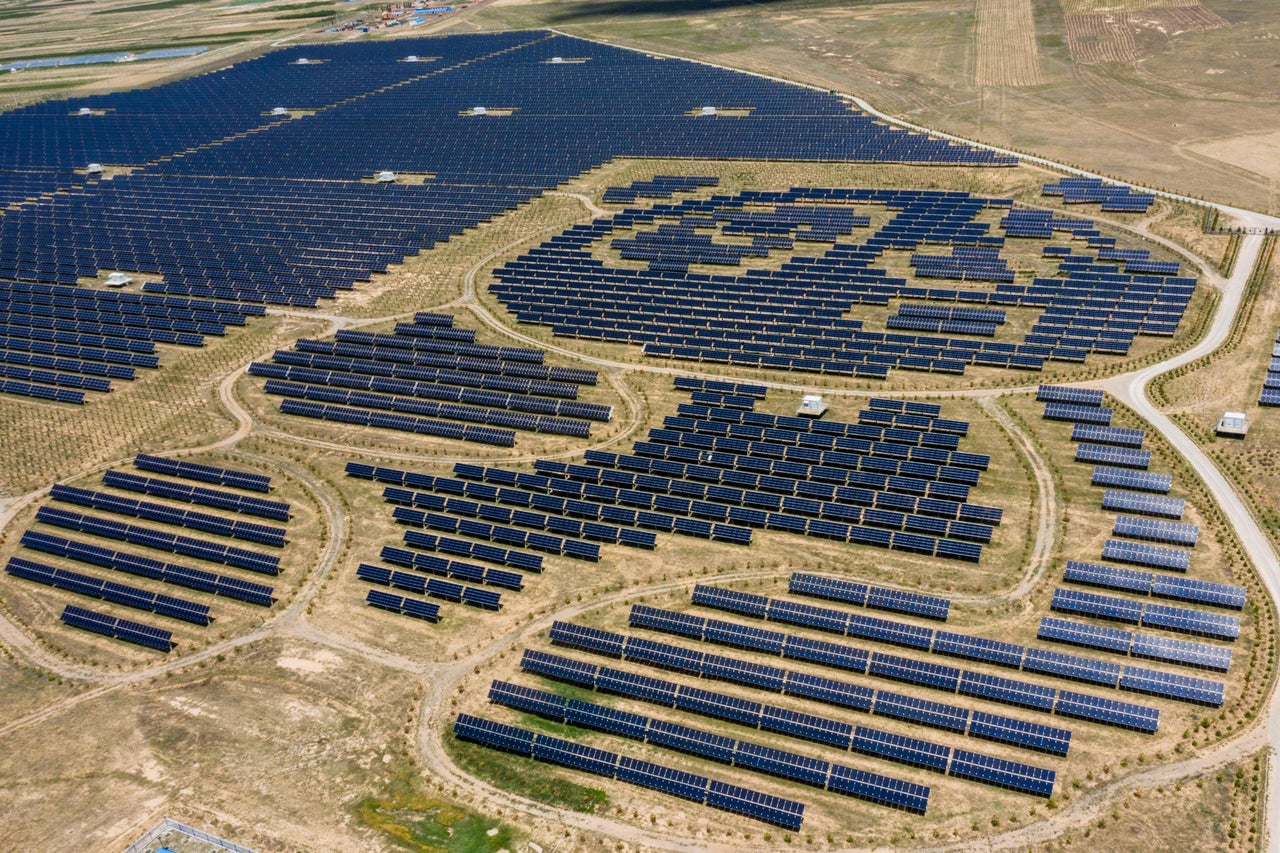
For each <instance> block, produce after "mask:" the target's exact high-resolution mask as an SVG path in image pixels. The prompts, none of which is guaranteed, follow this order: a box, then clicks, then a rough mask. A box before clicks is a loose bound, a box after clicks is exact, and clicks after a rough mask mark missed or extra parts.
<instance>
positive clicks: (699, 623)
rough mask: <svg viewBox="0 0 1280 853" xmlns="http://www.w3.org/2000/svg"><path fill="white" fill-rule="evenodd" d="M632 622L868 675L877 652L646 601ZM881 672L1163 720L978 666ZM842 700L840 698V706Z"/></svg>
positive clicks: (1075, 709) (1096, 712) (1085, 712)
mask: <svg viewBox="0 0 1280 853" xmlns="http://www.w3.org/2000/svg"><path fill="white" fill-rule="evenodd" d="M630 621H631V624H632V625H637V626H641V627H646V628H652V629H655V630H659V631H665V632H667V633H671V634H677V635H680V636H685V637H692V638H694V639H696V640H702V641H704V642H709V643H717V644H719V645H725V646H732V647H734V648H741V649H750V650H753V651H757V652H763V653H765V654H768V655H774V656H781V657H783V658H789V659H794V660H802V661H806V662H809V663H816V664H820V665H822V666H826V667H832V668H835V669H841V670H848V671H850V672H856V673H860V674H864V675H865V674H868V673H869V672H871V669H872V661H873V654H872V653H871V652H869V651H867V650H866V649H861V648H858V647H856V646H849V645H845V644H842V643H832V642H827V641H825V640H813V639H809V638H808V637H802V636H799V635H797V634H785V633H782V632H780V631H771V630H767V629H764V628H756V627H753V626H750V625H742V624H738V623H735V622H725V621H723V620H720V619H712V618H703V617H701V616H694V615H692V614H689V613H676V612H673V611H669V610H659V609H657V608H652V607H646V606H644V605H633V607H632V609H631V617H630ZM956 636H959V635H956ZM877 654H879V653H877ZM885 657H886V656H884V655H882V654H881V655H880V656H879V658H878V659H879V660H880V661H881V662H883V661H884V660H885ZM888 657H890V658H892V657H893V656H888ZM898 661H907V659H905V658H899V659H898ZM876 670H877V671H876V672H875V673H874V674H880V675H886V677H890V678H897V679H898V680H903V681H912V682H913V683H916V684H918V685H921V686H926V687H934V688H938V689H944V690H948V691H950V692H953V693H960V694H962V695H966V696H975V697H979V698H982V699H987V700H990V701H992V702H999V703H1001V704H1005V705H1014V706H1016V707H1019V708H1029V709H1031V710H1035V711H1043V712H1045V713H1057V714H1058V715H1060V716H1067V717H1075V718H1078V719H1084V720H1091V721H1093V722H1098V723H1102V724H1104V725H1111V726H1117V727H1120V728H1128V729H1134V730H1137V731H1144V732H1154V731H1155V730H1156V729H1157V728H1158V726H1159V723H1160V712H1159V711H1158V710H1156V709H1155V708H1149V707H1146V706H1144V705H1136V704H1133V703H1131V702H1119V701H1116V700H1114V699H1106V698H1103V697H1100V696H1092V695H1089V694H1081V693H1074V692H1070V691H1065V690H1057V689H1055V688H1052V687H1046V686H1044V685H1040V684H1033V683H1031V682H1028V681H1021V680H1018V679H1012V678H1002V677H1000V676H994V675H987V674H986V673H981V672H975V671H973V670H961V669H956V668H954V667H948V666H942V665H937V664H928V663H925V662H923V661H913V662H910V663H909V664H908V665H906V666H892V667H885V666H877V667H876ZM908 674H910V675H912V676H914V677H912V678H905V677H904V676H905V675H908ZM821 684H822V686H823V687H824V688H825V689H827V690H828V691H830V693H831V695H832V696H842V695H844V688H838V685H837V683H836V682H831V681H824V682H821ZM812 698H819V699H821V698H822V697H821V696H819V695H817V694H814V695H813V697H812ZM832 701H836V700H832ZM841 703H842V702H841V701H837V704H841Z"/></svg>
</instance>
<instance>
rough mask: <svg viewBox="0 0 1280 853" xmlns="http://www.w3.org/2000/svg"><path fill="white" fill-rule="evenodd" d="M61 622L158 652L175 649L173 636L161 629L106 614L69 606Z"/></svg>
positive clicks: (64, 609) (64, 610) (65, 609)
mask: <svg viewBox="0 0 1280 853" xmlns="http://www.w3.org/2000/svg"><path fill="white" fill-rule="evenodd" d="M60 618H61V620H62V621H63V622H64V623H66V624H67V625H70V626H71V627H73V628H82V629H84V630H86V631H92V632H93V633H95V634H102V635H103V636H107V637H113V638H115V639H117V640H124V641H125V642H128V643H136V644H137V645H140V646H146V647H147V648H150V649H156V650H157V651H162V652H167V651H169V650H170V649H172V648H173V634H172V633H171V632H169V631H165V630H163V629H161V628H153V627H151V626H150V625H144V624H142V623H140V622H132V621H130V620H128V619H119V618H117V617H115V616H109V615H107V614H105V613H97V612H95V611H93V610H87V609H85V608H83V607H76V606H74V605H71V604H68V605H67V606H66V607H65V608H63V611H62V616H61V617H60Z"/></svg>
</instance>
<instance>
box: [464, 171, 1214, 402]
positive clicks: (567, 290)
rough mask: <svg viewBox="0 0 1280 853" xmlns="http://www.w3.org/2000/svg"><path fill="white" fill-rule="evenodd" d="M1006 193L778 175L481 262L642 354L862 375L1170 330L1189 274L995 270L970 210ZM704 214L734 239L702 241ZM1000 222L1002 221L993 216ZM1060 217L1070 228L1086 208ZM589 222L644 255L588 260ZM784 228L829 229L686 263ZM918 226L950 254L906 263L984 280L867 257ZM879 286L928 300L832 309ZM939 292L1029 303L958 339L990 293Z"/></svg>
mask: <svg viewBox="0 0 1280 853" xmlns="http://www.w3.org/2000/svg"><path fill="white" fill-rule="evenodd" d="M872 205H874V206H881V205H883V206H887V207H888V208H889V211H890V213H891V214H892V219H891V220H890V221H889V222H888V223H887V224H886V225H884V226H883V227H882V228H880V229H879V230H878V231H876V232H875V233H873V234H869V235H867V236H866V237H862V236H861V235H859V234H858V229H859V228H864V227H868V225H869V222H870V219H869V217H867V216H865V215H863V210H868V209H869V206H872ZM1009 205H1010V202H1009V200H1007V199H1003V200H1002V199H985V198H978V197H974V196H970V195H968V194H966V193H956V192H944V191H929V190H921V191H917V190H865V189H846V188H816V187H808V188H799V187H796V188H792V189H790V190H787V191H782V192H766V191H749V192H744V193H740V194H738V195H713V196H711V197H710V198H705V199H690V200H685V201H681V202H677V203H659V204H656V205H654V206H652V207H650V208H628V209H626V210H624V211H622V212H621V213H619V214H616V215H614V216H612V217H607V218H600V219H597V220H596V221H594V222H592V223H589V224H581V225H576V226H573V227H572V228H570V229H569V230H567V231H565V232H564V233H562V234H561V235H559V236H558V237H555V238H552V239H550V240H548V241H547V242H545V243H543V244H542V246H540V247H538V248H537V249H534V250H530V251H529V252H527V253H525V254H523V255H521V256H520V257H519V258H517V259H516V260H514V261H511V262H508V263H507V264H505V265H504V266H502V267H500V268H499V269H497V270H495V271H494V276H495V278H496V281H495V282H494V283H493V284H491V285H490V290H491V292H493V293H494V294H495V295H496V296H497V297H498V298H499V299H500V300H501V301H503V302H504V303H505V304H506V306H507V308H508V310H509V311H510V312H511V313H512V314H513V315H514V316H515V317H516V318H517V319H518V320H520V321H522V322H530V323H538V324H542V325H546V326H549V327H551V329H552V330H553V332H554V333H555V334H557V335H562V336H568V337H578V338H585V339H594V340H606V341H617V342H626V343H631V344H637V345H642V346H643V347H644V352H645V354H647V355H650V356H655V357H660V358H673V359H683V360H691V361H701V362H708V363H713V364H734V365H742V366H753V367H766V368H775V369H782V370H787V371H807V372H820V373H830V374H834V375H846V376H859V377H867V378H884V377H885V376H887V375H888V371H889V370H890V369H891V368H894V367H898V368H903V369H910V370H920V371H927V372H939V373H948V374H958V373H963V372H964V370H965V369H966V368H967V366H968V365H970V364H975V365H984V366H995V367H1006V368H1015V369H1026V370H1039V369H1040V368H1041V367H1042V366H1043V364H1044V363H1045V361H1046V360H1062V361H1069V362H1078V361H1083V360H1084V359H1085V357H1086V356H1087V355H1088V354H1089V353H1090V352H1103V353H1118V354H1124V353H1127V352H1128V348H1129V345H1130V343H1131V342H1132V340H1133V338H1134V336H1135V335H1139V334H1144V335H1145V334H1154V335H1169V334H1172V333H1173V331H1174V330H1176V328H1177V324H1178V322H1179V321H1180V318H1181V315H1182V313H1183V311H1184V310H1185V307H1186V302H1187V301H1188V300H1189V299H1190V294H1191V292H1192V290H1193V289H1194V285H1195V282H1194V279H1190V278H1185V277H1179V276H1176V275H1167V276H1161V275H1154V274H1151V275H1137V274H1131V273H1121V272H1118V271H1116V269H1115V267H1113V266H1111V265H1110V264H1108V263H1098V262H1097V261H1098V259H1096V258H1093V257H1092V256H1090V257H1089V258H1088V260H1089V263H1083V262H1081V261H1080V260H1079V259H1074V258H1069V259H1064V261H1063V263H1062V264H1061V268H1060V270H1059V272H1060V273H1061V276H1062V277H1054V278H1037V279H1035V280H1034V281H1033V283H1032V284H1030V285H1028V284H1018V283H1013V282H1012V281H1008V280H1007V279H1010V278H1011V277H1012V276H1013V273H1012V271H1010V270H1008V269H1007V267H1006V265H1005V264H1006V262H1005V261H1003V260H1002V259H1000V258H999V256H998V251H999V246H1000V245H1001V244H1002V243H1003V241H1004V239H1005V238H1004V237H1003V236H1000V235H996V234H990V233H988V230H989V226H988V225H986V224H985V223H980V222H978V221H977V220H976V219H975V217H977V216H978V215H979V214H980V213H981V212H982V211H983V210H985V209H989V208H995V209H1003V208H1007V207H1008V206H1009ZM1015 213H1021V211H1015ZM658 220H661V221H660V222H658V224H657V225H656V228H655V229H654V230H646V226H651V225H653V224H654V223H655V222H657V221H658ZM833 223H838V224H833ZM1085 226H1088V227H1085ZM1073 227H1076V226H1073ZM716 229H718V230H719V231H720V232H721V233H723V235H724V236H725V237H726V238H740V237H742V236H750V237H751V242H750V244H747V243H743V242H741V240H740V239H738V240H732V241H731V240H728V239H726V240H723V241H717V240H715V237H716V236H717V234H716ZM1005 230H1006V233H1007V234H1008V235H1009V236H1014V235H1015V233H1017V228H1016V227H1015V226H1013V225H1011V224H1008V223H1006V225H1005ZM1076 230H1077V233H1080V234H1082V235H1083V234H1086V233H1088V232H1090V231H1091V223H1087V222H1085V223H1083V224H1082V225H1080V226H1079V227H1077V229H1076ZM1093 230H1094V231H1095V232H1096V229H1093ZM1052 233H1053V228H1052V227H1051V226H1049V225H1047V226H1046V234H1048V235H1051V234H1052ZM855 235H856V237H855ZM606 240H607V241H609V245H610V246H612V247H613V248H614V249H617V250H619V251H621V253H622V256H623V258H624V259H628V260H635V261H645V262H647V268H646V269H643V270H638V269H635V268H633V267H630V266H622V265H619V264H618V263H616V262H614V263H609V262H606V261H604V260H603V259H602V258H601V257H599V256H598V254H597V252H596V249H597V247H598V246H602V245H604V241H606ZM797 242H821V243H829V244H830V245H829V246H828V247H824V251H823V252H822V253H821V254H816V253H815V254H813V255H795V256H792V257H791V258H790V259H789V260H787V261H785V262H784V263H783V264H782V266H781V268H780V269H767V270H766V269H748V270H746V271H745V272H742V273H737V272H735V271H734V270H727V273H732V274H718V273H708V272H699V271H697V270H695V269H692V268H691V267H690V264H716V265H719V266H723V267H739V266H741V265H742V263H743V262H744V260H746V259H747V258H750V257H763V256H767V255H770V254H771V253H772V252H774V251H777V250H792V249H793V247H794V244H795V243H797ZM927 243H949V244H951V245H952V247H953V248H952V254H951V255H949V256H945V257H943V256H932V255H928V254H924V253H920V252H916V253H914V254H913V256H912V260H913V261H914V262H915V263H916V267H915V269H916V272H917V276H919V277H929V276H932V277H950V278H983V279H985V280H997V281H1000V283H998V284H997V285H996V287H995V290H994V292H992V291H988V290H985V289H984V290H953V289H942V288H936V287H923V286H915V285H914V283H911V282H908V281H907V280H905V279H901V278H893V277H890V276H888V275H887V274H886V273H885V271H884V269H882V268H879V267H876V266H873V264H874V263H876V262H877V261H879V260H880V259H881V257H882V256H884V255H885V254H886V253H888V252H891V251H894V250H914V249H917V248H918V247H919V246H920V245H921V244H927ZM890 299H913V300H919V299H922V300H928V302H926V303H923V304H921V303H916V302H913V303H911V307H906V306H904V307H905V310H900V311H899V312H898V313H897V314H894V315H893V316H892V317H891V318H890V320H889V327H890V330H889V331H887V332H872V331H869V330H866V329H863V328H862V325H861V323H860V322H858V321H855V320H849V319H846V318H845V316H844V315H845V313H846V312H848V311H849V310H850V308H851V307H852V305H854V304H874V305H887V304H888V301H889V300H890ZM934 302H937V303H949V304H947V305H934V304H930V303H934ZM956 303H970V304H974V303H978V304H986V305H996V306H1000V305H1024V306H1029V307H1039V308H1043V309H1044V311H1043V314H1042V316H1041V318H1040V320H1039V321H1037V323H1036V325H1035V327H1033V329H1032V330H1031V333H1030V334H1028V335H1027V336H1026V337H1025V339H1024V340H1023V341H1022V342H1019V343H1014V342H1004V341H994V340H972V339H971V337H972V336H975V335H976V336H979V337H989V336H990V335H992V334H993V333H994V331H995V329H996V328H997V327H998V325H999V324H998V323H997V322H996V320H997V319H999V318H1001V317H1002V310H1001V309H999V308H979V307H974V308H967V307H964V308H961V307H954V306H955V304H956ZM895 328H897V329H902V330H904V331H906V332H917V333H918V334H906V333H899V332H895V331H893V330H894V329H895ZM942 335H946V336H942Z"/></svg>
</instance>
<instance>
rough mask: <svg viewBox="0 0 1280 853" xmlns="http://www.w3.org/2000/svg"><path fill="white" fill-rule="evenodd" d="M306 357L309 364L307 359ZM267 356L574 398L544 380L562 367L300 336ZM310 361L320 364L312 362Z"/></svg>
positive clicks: (563, 384) (573, 392)
mask: <svg viewBox="0 0 1280 853" xmlns="http://www.w3.org/2000/svg"><path fill="white" fill-rule="evenodd" d="M404 340H406V341H407V340H411V339H410V338H405V339H404ZM308 357H309V358H311V359H312V361H310V362H309V361H307V358H308ZM272 358H273V359H275V360H276V361H278V362H280V363H281V364H289V365H291V366H308V365H309V364H315V363H318V364H323V366H324V368H325V369H326V370H341V371H346V372H349V373H366V374H368V375H370V376H386V377H392V378H395V379H413V380H417V381H421V382H444V383H448V384H452V385H458V386H462V387H468V388H481V389H484V390H488V391H508V392H511V393H516V394H525V395H532V396H542V397H559V398H562V399H565V400H573V399H576V398H577V396H578V389H579V384H580V383H578V382H571V381H565V380H552V379H549V378H548V377H549V376H550V375H552V371H553V370H554V371H556V372H558V371H562V370H568V368H549V367H547V366H546V365H540V364H529V363H527V362H523V361H513V362H507V361H501V360H498V359H483V358H471V357H470V356H456V355H447V354H444V353H434V352H426V351H421V350H414V349H405V348H399V347H393V346H386V345H369V344H356V343H344V342H343V341H338V340H334V341H318V340H312V339H309V338H301V339H299V340H298V341H295V342H294V349H293V350H277V351H276V354H275V355H273V356H272ZM316 358H323V359H325V360H324V361H323V362H315V361H314V359H316ZM583 372H584V373H585V372H587V371H583ZM593 375H594V374H593ZM582 384H585V383H582Z"/></svg>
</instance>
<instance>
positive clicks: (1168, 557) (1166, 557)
mask: <svg viewBox="0 0 1280 853" xmlns="http://www.w3.org/2000/svg"><path fill="white" fill-rule="evenodd" d="M1102 558H1103V559H1104V560H1112V561H1113V562H1117V563H1130V564H1133V565H1137V566H1149V567H1151V568H1153V569H1163V570H1165V571H1169V572H1185V571H1186V570H1187V569H1189V568H1190V567H1191V552H1190V551H1181V550H1179V549H1177V548H1166V547H1163V546H1160V545H1147V544H1145V543H1141V542H1123V541H1121V540H1119V539H1108V540H1107V541H1106V542H1104V543H1103V545H1102Z"/></svg>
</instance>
